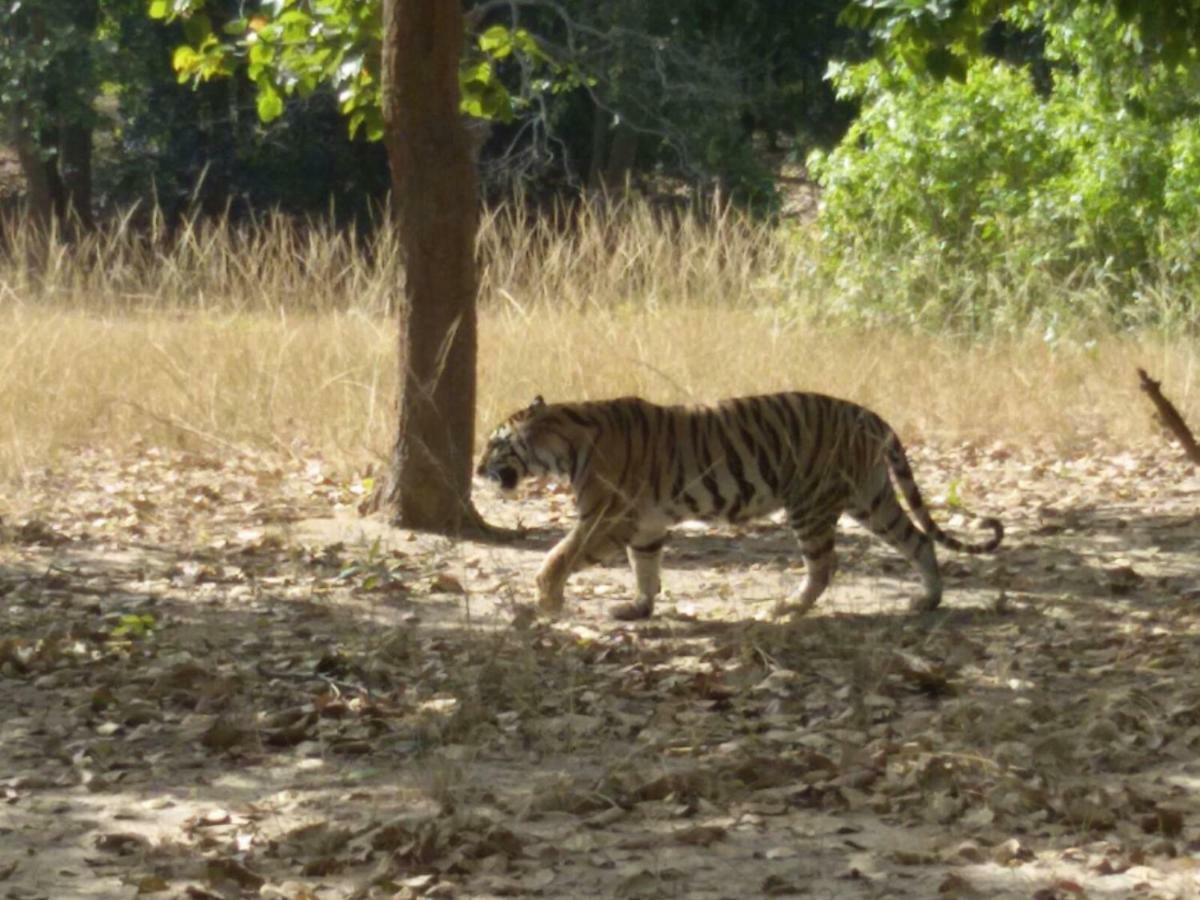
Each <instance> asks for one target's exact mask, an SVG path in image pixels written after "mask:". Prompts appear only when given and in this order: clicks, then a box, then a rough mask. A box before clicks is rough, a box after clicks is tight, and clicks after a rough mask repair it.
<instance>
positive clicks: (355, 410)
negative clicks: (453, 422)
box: [0, 204, 1200, 478]
mask: <svg viewBox="0 0 1200 900" xmlns="http://www.w3.org/2000/svg"><path fill="white" fill-rule="evenodd" d="M16 234H17V241H18V245H17V246H16V247H14V248H13V252H12V253H11V254H10V256H9V257H7V258H6V259H4V260H0V304H2V305H0V327H3V329H4V331H5V333H6V334H8V335H9V340H8V341H7V342H6V343H5V345H4V347H3V348H0V429H2V431H0V476H3V477H6V478H11V477H13V476H20V474H21V473H22V472H25V471H27V470H29V469H30V468H32V467H34V466H36V465H37V464H38V463H39V462H41V461H42V460H44V459H46V458H47V457H48V456H50V455H52V454H54V453H55V452H57V451H59V450H61V449H63V448H68V447H72V446H76V445H82V444H106V445H112V446H124V445H129V444H132V443H134V442H135V441H138V440H144V441H146V442H150V443H168V444H182V445H185V446H192V445H197V444H199V445H214V444H215V445H218V446H221V445H224V444H249V445H254V446H273V447H280V448H299V447H303V448H305V449H306V450H308V451H311V450H317V451H320V452H323V453H325V454H326V455H328V456H329V457H330V458H331V459H333V460H334V461H337V462H339V463H342V464H344V465H345V466H347V467H358V466H361V465H363V464H365V463H366V462H367V461H369V460H370V459H372V458H376V457H380V456H382V455H383V454H384V453H385V451H386V449H387V447H388V445H389V443H390V439H391V434H390V429H391V406H392V399H393V396H394V391H395V382H396V378H395V375H396V373H395V372H394V370H393V369H394V359H395V356H394V354H395V350H394V343H395V342H394V333H393V325H392V319H391V316H390V311H389V310H390V308H391V306H390V305H391V304H392V303H394V302H395V301H396V298H397V297H398V286H399V285H400V284H401V278H402V267H401V264H400V262H399V259H398V255H397V253H396V252H395V249H394V248H395V242H394V240H393V239H392V236H391V235H390V234H389V233H388V232H387V231H386V229H385V230H384V231H383V233H382V234H381V235H380V236H378V237H377V238H376V239H373V240H371V241H369V242H368V241H364V240H363V239H361V238H359V237H356V236H355V235H354V234H353V233H352V232H348V231H336V230H334V229H332V228H330V227H328V226H325V225H322V224H320V223H313V224H309V225H306V226H302V227H298V226H296V225H295V224H294V223H290V222H288V221H286V220H284V219H282V218H280V217H274V216H269V217H266V218H264V219H263V220H261V221H259V222H256V223H250V224H245V225H236V226H235V225H232V224H230V223H214V224H211V225H200V224H192V225H188V226H185V227H183V228H181V229H179V230H177V231H176V232H174V233H170V234H168V233H167V231H166V230H165V229H164V228H163V227H162V226H161V223H158V224H156V225H155V227H154V228H152V229H151V231H150V232H149V233H144V232H141V233H138V232H135V231H134V230H133V229H132V228H131V227H129V226H128V225H127V224H126V225H120V226H117V227H114V228H112V229H109V230H107V231H103V232H101V233H99V234H98V235H96V236H94V237H92V238H90V239H88V240H86V241H84V242H83V243H81V244H79V245H76V246H75V247H73V248H70V249H68V248H67V247H65V246H63V245H61V244H57V243H55V244H52V245H51V246H50V247H49V249H47V250H45V251H44V252H39V248H37V247H36V246H34V245H33V244H32V243H31V242H26V243H22V241H27V239H25V238H23V237H22V233H21V232H19V231H18V232H16ZM480 255H481V260H482V271H483V283H482V313H481V355H480V403H479V419H480V426H481V428H482V429H486V428H490V427H491V425H492V424H493V423H494V422H495V421H497V420H498V419H500V418H501V417H503V416H504V415H505V414H507V413H508V412H509V411H511V410H512V409H513V408H514V407H516V406H519V405H521V404H523V403H525V402H527V401H528V400H529V399H530V398H531V397H532V396H533V395H534V394H537V393H543V394H545V395H546V396H547V398H550V399H563V398H580V399H582V398H594V397H603V396H612V395H618V394H625V393H637V394H642V395H644V396H647V397H649V398H651V399H655V400H659V401H698V400H707V399H714V398H717V397H721V396H727V395H732V394H740V393H750V392H760V391H769V390H778V389H804V390H818V391H826V392H829V393H833V394H838V395H842V396H847V397H851V398H854V399H857V400H860V401H862V402H864V403H867V404H869V405H871V406H872V407H874V408H876V409H877V410H878V411H879V412H881V413H882V414H883V415H885V416H886V417H887V418H888V419H890V420H891V421H892V422H893V424H895V425H896V426H897V427H898V428H899V429H900V430H901V432H902V433H903V434H904V435H906V436H907V437H909V438H910V439H916V438H924V439H929V440H937V441H948V440H949V441H955V440H975V441H992V440H1002V441H1005V442H1012V443H1020V442H1031V441H1037V442H1040V441H1050V442H1053V443H1055V444H1057V445H1060V446H1070V445H1072V444H1075V443H1078V442H1082V441H1091V440H1094V439H1096V438H1101V439H1106V440H1109V441H1111V442H1115V443H1118V444H1128V443H1132V442H1137V441H1145V440H1149V439H1152V436H1153V431H1152V428H1151V426H1150V425H1149V416H1148V415H1147V412H1146V408H1145V406H1144V404H1143V402H1142V400H1141V399H1140V397H1139V395H1138V392H1137V389H1136V377H1135V375H1134V371H1133V369H1134V365H1135V364H1141V365H1144V366H1146V367H1147V368H1148V369H1150V371H1151V372H1152V373H1153V374H1155V376H1156V377H1160V378H1162V379H1163V381H1164V386H1165V388H1166V390H1167V391H1168V393H1169V394H1171V396H1172V398H1173V399H1174V400H1175V401H1176V402H1177V403H1178V404H1179V406H1180V408H1181V410H1183V411H1184V413H1185V415H1189V414H1190V416H1189V417H1190V418H1191V419H1192V420H1193V421H1194V420H1195V419H1196V418H1198V417H1200V402H1197V400H1196V398H1195V397H1194V396H1193V395H1192V393H1191V392H1190V384H1191V382H1192V381H1193V374H1194V370H1195V368H1196V364H1197V354H1196V352H1195V351H1194V349H1193V348H1192V346H1191V345H1190V342H1187V341H1182V340H1169V339H1166V338H1162V337H1157V336H1153V335H1151V336H1141V337H1133V336H1107V337H1100V338H1098V339H1095V340H1092V341H1089V342H1083V341H1071V340H1066V339H1064V340H1058V341H1056V342H1047V341H1045V340H1042V339H1041V337H1040V336H1036V335H1032V334H1026V333H1019V332H1018V333H1014V334H1012V335H1008V336H1004V337H996V338H992V339H989V340H974V341H967V340H962V339H954V338H939V337H930V336H927V335H917V334H913V333H911V332H903V333H902V332H900V331H887V330H883V329H879V328H876V329H874V330H862V329H858V330H855V329H850V328H847V327H835V326H831V325H822V326H818V325H815V324H813V323H814V322H815V321H817V320H818V319H822V318H823V317H820V316H817V315H816V314H815V313H814V311H819V310H821V309H822V304H823V303H824V299H823V297H822V293H823V292H825V291H827V290H829V287H828V285H829V283H830V282H829V281H828V280H823V279H822V278H821V276H820V275H819V266H818V265H817V263H816V257H815V250H814V247H813V244H812V242H811V241H810V240H807V239H805V238H803V237H797V235H796V234H795V233H789V232H785V231H783V230H780V229H775V228H772V227H769V226H767V225H764V224H760V223H754V222H750V221H746V220H744V219H741V218H739V217H737V216H734V215H732V214H729V213H725V214H714V215H713V216H710V217H708V218H707V219H706V220H705V221H701V220H700V219H698V218H696V217H691V216H677V217H671V218H664V217H663V216H661V215H658V214H656V213H655V212H654V211H653V210H652V209H651V208H650V207H648V206H646V205H640V204H630V205H626V206H623V207H617V208H616V209H614V210H609V211H607V212H605V211H602V210H600V209H598V208H583V209H581V210H575V211H573V212H570V213H568V212H566V211H564V212H562V213H561V215H560V216H558V217H557V218H550V217H542V218H536V219H535V218H531V217H529V216H527V215H525V214H524V213H522V212H520V211H519V208H517V207H513V208H506V209H502V210H499V211H495V212H493V213H491V214H489V215H488V216H487V217H486V218H485V221H484V223H483V228H482V230H481V237H480ZM30 260H39V262H38V264H37V265H31V264H30ZM832 304H833V298H831V299H830V302H829V304H827V305H828V306H832ZM1155 439H1156V438H1155Z"/></svg>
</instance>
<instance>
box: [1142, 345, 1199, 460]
mask: <svg viewBox="0 0 1200 900" xmlns="http://www.w3.org/2000/svg"><path fill="white" fill-rule="evenodd" d="M1137 373H1138V377H1139V378H1140V379H1141V382H1142V383H1141V388H1142V390H1143V391H1145V392H1146V394H1147V395H1148V396H1149V397H1150V402H1152V403H1153V404H1154V408H1155V410H1157V412H1158V419H1159V421H1160V422H1162V424H1163V425H1164V426H1165V427H1166V429H1167V430H1168V431H1170V432H1171V434H1173V435H1174V436H1175V440H1177V441H1179V443H1180V445H1181V446H1182V447H1183V450H1184V452H1185V453H1186V454H1187V456H1188V459H1190V460H1191V461H1192V463H1193V464H1194V465H1197V466H1200V444H1197V443H1196V438H1195V437H1194V436H1193V435H1192V430H1191V429H1190V428H1188V426H1187V422H1185V421H1183V416H1181V415H1180V414H1179V410H1177V409H1176V408H1175V404H1173V403H1172V402H1171V401H1170V400H1168V399H1167V398H1166V397H1164V396H1163V392H1162V391H1161V390H1160V389H1159V382H1157V381H1155V380H1154V379H1153V378H1151V377H1150V376H1149V375H1147V374H1146V370H1145V369H1143V368H1141V367H1139V368H1138V370H1137Z"/></svg>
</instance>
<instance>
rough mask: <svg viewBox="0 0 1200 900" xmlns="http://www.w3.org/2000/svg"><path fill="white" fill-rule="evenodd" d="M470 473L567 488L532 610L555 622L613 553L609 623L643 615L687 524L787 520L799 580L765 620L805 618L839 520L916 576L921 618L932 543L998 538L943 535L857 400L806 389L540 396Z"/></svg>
mask: <svg viewBox="0 0 1200 900" xmlns="http://www.w3.org/2000/svg"><path fill="white" fill-rule="evenodd" d="M476 474H477V475H479V476H480V477H481V478H484V479H486V480H488V481H491V482H495V483H496V484H497V485H499V488H500V490H501V492H502V493H505V494H508V495H511V494H512V493H513V491H514V490H515V488H516V487H517V485H518V483H519V482H520V481H521V480H522V479H525V478H528V477H534V476H549V477H551V478H555V479H558V480H560V481H565V482H567V483H569V485H570V487H571V491H572V493H573V495H574V500H575V507H576V512H577V520H576V522H575V524H574V527H573V528H572V529H571V530H570V532H569V533H568V534H567V535H566V537H564V538H563V539H562V540H561V541H560V542H559V543H558V544H557V545H556V546H555V547H554V548H553V549H552V550H551V551H550V552H549V554H548V555H547V556H546V558H545V561H544V562H543V564H542V566H541V568H540V570H539V571H538V574H537V578H536V582H537V593H538V607H539V608H540V610H541V611H542V612H544V613H545V614H547V615H550V616H556V615H559V614H561V612H562V609H563V602H564V592H565V588H566V583H567V579H568V577H569V576H570V575H571V574H572V573H573V572H576V571H578V570H580V569H582V568H584V567H585V566H587V565H590V564H594V563H599V562H602V561H604V560H605V559H607V558H609V557H611V556H613V555H614V554H615V553H616V552H618V551H619V550H621V549H625V551H626V553H627V555H628V559H629V564H630V567H631V569H632V570H633V576H634V580H635V582H636V585H637V593H636V597H635V599H634V600H633V601H632V602H628V603H621V604H620V605H617V606H616V607H614V609H613V610H612V614H613V616H615V617H616V618H617V619H623V620H635V619H645V618H648V617H649V616H650V615H651V614H652V613H653V611H654V603H655V600H656V598H657V597H658V595H659V593H660V591H661V587H662V585H661V568H662V553H663V547H664V545H665V544H666V541H667V537H668V531H669V529H670V528H671V526H673V525H675V524H677V523H679V522H682V521H685V520H700V521H726V522H742V521H745V520H747V519H752V518H757V517H761V516H765V515H767V514H769V513H772V512H775V511H776V510H779V509H783V510H785V511H786V514H787V522H788V525H789V526H790V527H791V530H792V533H793V534H794V535H795V537H796V540H797V541H798V543H799V545H800V555H801V557H802V558H803V560H804V566H805V574H804V580H803V582H802V583H801V584H800V586H799V589H798V591H797V592H796V593H795V595H794V596H795V602H794V603H787V602H784V603H781V604H780V605H779V606H778V607H777V608H776V610H775V613H776V615H784V614H788V613H790V614H791V615H793V616H799V615H803V614H804V613H806V612H808V611H809V610H810V609H811V608H812V606H813V604H815V603H816V602H817V598H819V597H820V596H821V594H822V593H823V592H824V591H825V589H826V588H827V587H828V586H829V584H830V581H831V580H832V578H833V574H834V570H835V568H836V556H835V552H834V537H835V527H836V525H837V522H838V518H839V516H840V515H841V513H842V512H848V513H849V514H850V515H851V516H852V517H853V518H854V519H856V520H857V521H858V522H860V523H861V524H862V525H864V526H866V528H867V529H869V530H870V531H871V532H873V533H874V534H875V535H877V536H878V537H880V538H882V539H883V540H884V541H885V542H886V543H888V544H890V545H891V546H892V547H893V548H895V549H896V550H897V551H899V552H900V553H901V554H902V555H903V556H904V557H905V558H906V559H907V560H908V561H909V562H910V563H912V564H913V565H914V566H916V568H917V571H918V572H919V574H920V577H921V581H922V585H923V588H924V592H923V593H922V594H921V595H920V596H918V597H917V598H915V600H914V601H913V603H912V604H911V609H912V610H913V611H914V612H928V611H932V610H934V609H936V608H937V606H938V604H939V603H940V602H941V600H942V578H941V573H940V571H939V569H938V561H937V555H936V554H935V552H934V543H935V542H936V543H939V544H942V545H943V546H945V547H947V548H949V549H952V550H956V551H959V552H962V553H969V554H977V553H990V552H992V551H993V550H995V549H996V548H997V547H999V546H1000V543H1001V541H1002V540H1003V539H1004V526H1003V525H1002V524H1001V523H1000V521H999V520H998V519H994V518H984V517H976V518H978V519H979V522H978V524H979V526H980V527H982V528H989V529H991V531H992V537H991V538H989V539H987V540H985V541H983V542H981V543H964V542H963V541H960V540H959V539H958V538H955V537H953V536H952V535H949V534H947V533H946V532H944V531H943V530H942V529H941V528H940V527H939V526H938V525H937V523H936V522H935V521H934V520H933V518H932V516H931V515H930V513H929V509H928V507H926V505H925V502H924V500H923V499H922V498H921V492H920V490H919V489H918V488H917V483H916V480H915V479H914V477H913V473H912V468H911V467H910V465H909V461H908V456H907V454H906V453H905V451H904V446H903V445H902V444H901V443H900V438H899V437H898V436H897V434H896V431H895V430H894V429H893V428H892V427H891V426H890V425H888V423H887V422H885V421H884V420H883V419H882V418H881V417H880V416H879V415H877V414H876V413H874V412H872V411H871V410H869V409H867V408H865V407H863V406H860V405H858V404H857V403H853V402H851V401H849V400H842V399H838V398H836V397H830V396H826V395H824V394H816V393H801V392H790V393H778V394H767V395H759V396H749V397H739V398H734V399H727V400H722V401H719V402H717V403H715V404H713V405H697V406H659V405H657V404H655V403H651V402H649V401H647V400H643V399H641V398H639V397H621V398H617V399H612V400H600V401H591V402H579V403H547V402H546V401H545V400H544V399H543V398H542V397H541V396H538V397H536V398H535V399H534V401H533V403H532V404H530V405H529V406H528V407H526V408H524V409H521V410H519V411H517V412H516V413H514V414H512V415H511V416H509V417H508V418H507V419H506V420H505V421H504V422H502V423H501V424H500V425H499V426H497V428H496V429H495V431H493V432H492V434H491V435H490V437H489V438H488V440H487V444H486V447H485V449H484V451H483V455H482V457H481V459H480V461H479V465H478V467H477V469H476ZM893 483H894V485H895V487H893ZM897 488H898V489H899V492H900V493H901V494H903V495H904V499H905V501H906V502H907V504H908V508H909V510H910V512H911V515H910V513H908V512H905V510H904V507H902V506H901V505H900V502H899V499H898V497H897V493H896V489H897ZM914 520H915V521H914Z"/></svg>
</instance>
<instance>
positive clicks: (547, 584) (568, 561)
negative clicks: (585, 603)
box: [537, 522, 586, 616]
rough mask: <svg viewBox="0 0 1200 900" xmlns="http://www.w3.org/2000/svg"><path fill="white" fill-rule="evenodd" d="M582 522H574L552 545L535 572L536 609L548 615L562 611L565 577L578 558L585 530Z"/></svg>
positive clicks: (555, 614)
mask: <svg viewBox="0 0 1200 900" xmlns="http://www.w3.org/2000/svg"><path fill="white" fill-rule="evenodd" d="M582 525H583V523H582V522H580V523H576V525H575V527H574V528H572V529H571V531H570V533H569V534H568V535H567V536H566V537H565V538H563V539H562V540H561V541H559V542H558V543H557V544H555V545H554V549H553V550H551V551H550V552H549V553H548V554H546V559H545V561H544V562H543V563H542V567H541V568H540V569H539V570H538V573H537V589H538V609H540V610H541V611H542V612H543V613H545V614H546V615H550V616H557V615H558V614H559V613H561V612H562V608H563V595H564V592H565V590H566V587H567V578H568V577H569V576H570V574H571V573H572V572H573V571H574V570H575V568H576V563H577V561H578V560H579V558H580V551H581V550H582V548H583V544H584V539H585V537H586V532H585V531H584V529H583V528H582Z"/></svg>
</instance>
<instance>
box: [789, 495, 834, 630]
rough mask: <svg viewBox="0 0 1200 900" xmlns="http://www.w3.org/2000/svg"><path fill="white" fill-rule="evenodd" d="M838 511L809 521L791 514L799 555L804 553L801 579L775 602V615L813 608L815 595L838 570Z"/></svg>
mask: <svg viewBox="0 0 1200 900" xmlns="http://www.w3.org/2000/svg"><path fill="white" fill-rule="evenodd" d="M836 526H837V514H836V513H835V514H833V515H832V517H831V516H828V515H826V516H823V517H821V518H820V519H816V520H812V521H807V522H806V521H798V520H797V517H795V516H793V517H792V531H793V532H794V533H795V535H796V540H797V541H798V542H799V543H800V555H801V556H802V557H804V583H803V584H801V585H800V589H799V591H797V592H796V594H794V595H793V596H794V597H795V599H794V600H792V599H791V598H789V599H788V600H787V601H783V602H781V603H779V604H777V605H776V607H775V616H776V617H779V616H783V615H791V616H793V617H798V616H802V615H804V614H805V613H807V612H808V611H809V610H810V609H812V608H813V604H815V603H816V602H817V599H818V598H819V597H820V596H821V595H822V594H823V593H825V588H827V587H829V583H830V582H831V581H832V580H833V573H834V572H835V571H836V570H837V553H836V552H835V549H834V543H835V541H834V537H835V534H836Z"/></svg>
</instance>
